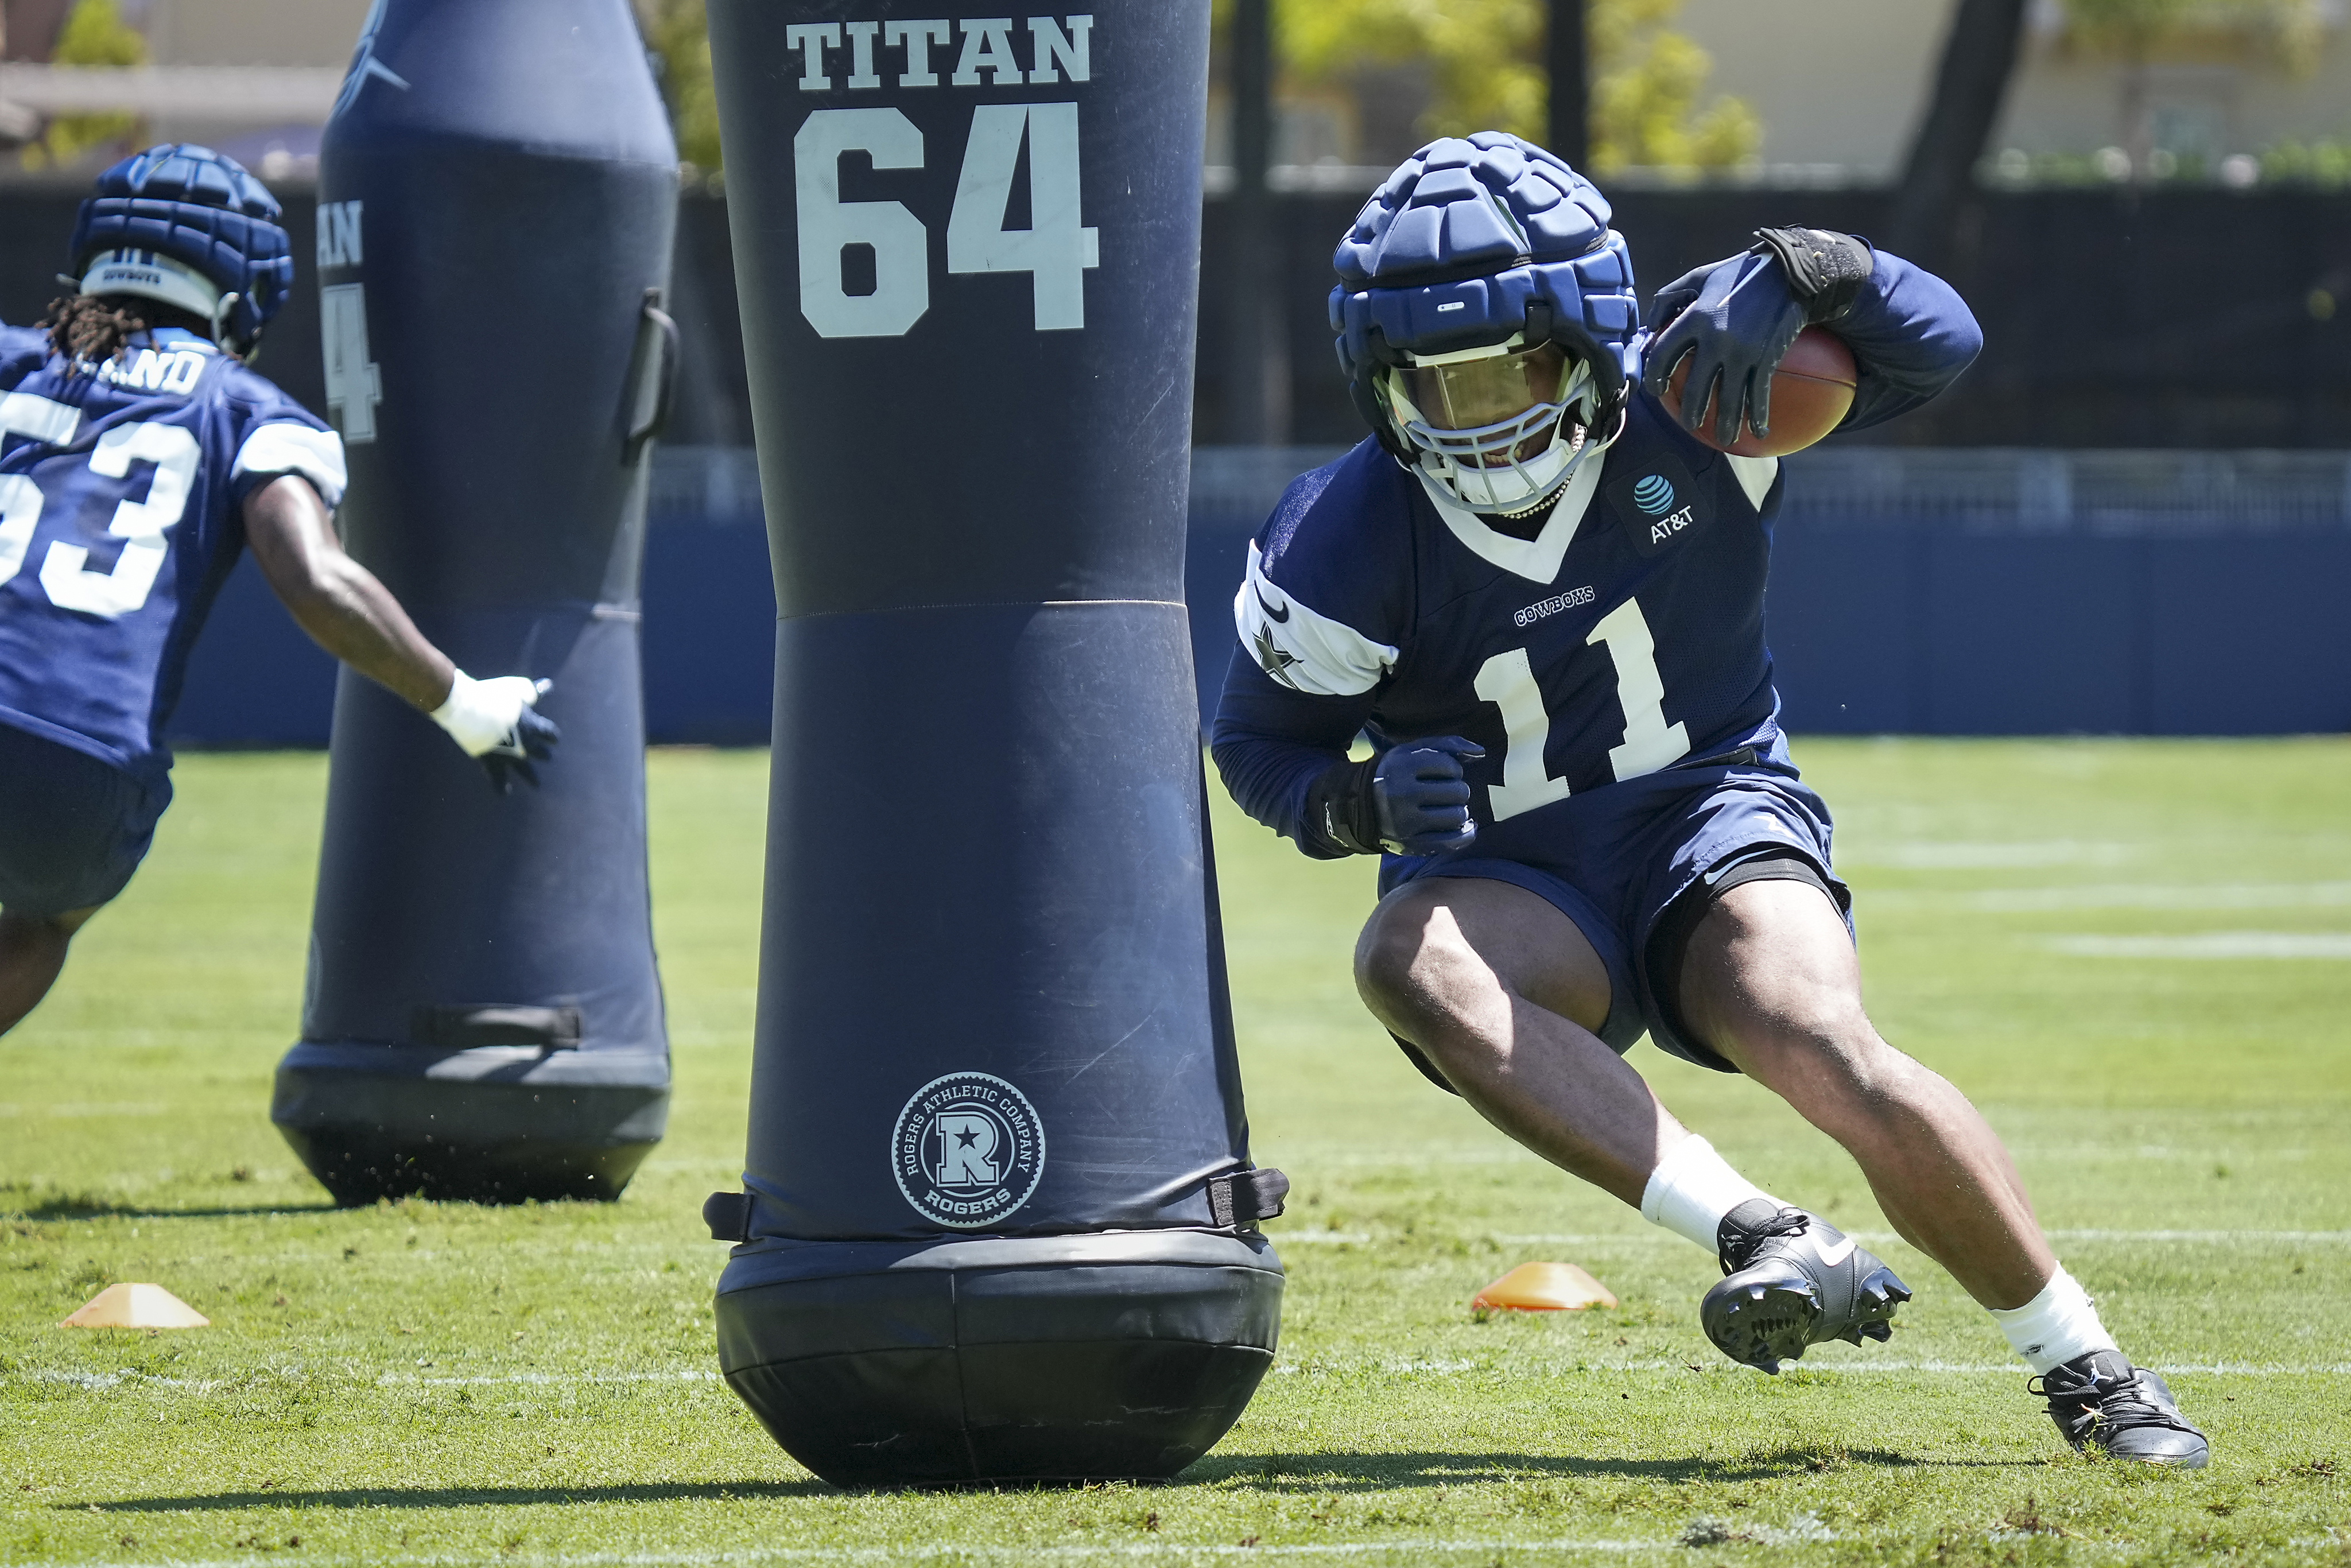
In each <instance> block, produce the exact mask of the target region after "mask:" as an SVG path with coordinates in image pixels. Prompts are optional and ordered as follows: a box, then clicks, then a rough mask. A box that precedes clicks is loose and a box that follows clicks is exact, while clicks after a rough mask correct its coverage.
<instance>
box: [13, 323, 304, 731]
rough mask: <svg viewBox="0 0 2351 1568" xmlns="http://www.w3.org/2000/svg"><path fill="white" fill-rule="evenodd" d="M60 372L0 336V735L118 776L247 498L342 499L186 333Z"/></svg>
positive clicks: (255, 399) (207, 601) (157, 724)
mask: <svg viewBox="0 0 2351 1568" xmlns="http://www.w3.org/2000/svg"><path fill="white" fill-rule="evenodd" d="M144 343H145V346H142V347H139V348H134V349H132V350H131V351H130V352H129V353H128V354H127V355H125V356H123V357H122V358H120V359H117V360H113V361H109V362H107V363H105V364H102V365H98V366H94V367H93V366H90V365H87V364H84V365H74V364H70V363H68V361H65V360H63V359H61V358H59V357H58V356H57V355H56V354H53V353H51V352H50V351H49V344H48V338H47V334H46V333H44V332H40V331H36V330H29V329H24V328H10V327H0V724H6V725H12V726H14V727H16V728H18V729H22V730H26V731H29V732H30V733H32V734H35V735H39V736H43V737H47V738H49V739H51V740H55V741H57V742H60V743H62V744H64V745H66V746H70V747H74V748H76V749H77V750H79V751H83V752H87V753H88V754H89V755H90V756H92V757H96V758H99V759H100V760H102V761H106V762H110V763H112V764H113V765H114V766H116V767H118V768H123V769H124V770H126V771H128V772H131V773H133V774H137V775H141V776H153V775H156V774H160V773H162V771H163V770H164V769H166V768H169V767H170V766H171V755H170V753H169V752H168V751H167V750H165V749H164V747H163V745H162V727H163V724H164V722H165V720H166V719H168V718H169V716H170V715H171V712H172V705H173V704H174V703H175V702H177V700H178V698H179V694H180V682H181V678H182V676H183V673H184V671H185V666H186V664H187V657H188V650H189V649H190V647H192V646H193V643H194V642H195V638H196V633H197V632H198V631H199V630H201V629H202V627H203V625H204V616H205V613H206V612H208V611H209V610H210V609H211V608H212V601H213V598H214V595H215V594H216V593H218V592H219V591H220V586H221V584H222V582H223V581H224V580H225V579H226V578H227V576H228V573H229V569H230V568H232V567H233V566H235V564H236V557H237V552H238V550H239V549H242V548H243V546H244V543H245V525H244V518H243V515H242V507H243V503H244V500H245V497H246V495H248V494H249V493H250V492H251V491H252V490H253V488H254V487H255V486H258V485H261V484H264V483H266V481H268V480H270V479H273V478H276V477H277V476H281V475H287V474H298V475H300V476H302V477H304V478H305V479H308V481H309V482H310V483H311V484H312V485H313V486H316V487H317V488H318V491H319V496H320V497H322V498H323V499H324V500H325V501H326V503H327V505H328V506H329V507H333V506H335V505H336V504H337V503H338V502H339V501H340V500H341V498H342V491H343V483H344V469H343V449H342V443H341V441H340V439H339V438H338V437H337V436H336V435H335V434H334V433H333V432H332V431H331V430H329V429H328V428H327V427H326V426H325V425H324V424H322V423H320V422H319V420H318V419H317V418H315V417H313V416H312V415H311V414H310V413H308V411H306V410H305V409H303V408H302V407H301V405H300V404H298V403H297V402H294V401H293V400H292V399H291V398H288V397H287V395H286V394H285V393H284V392H280V391H278V390H277V387H275V386H273V385H271V384H270V383H269V382H266V381H265V380H263V379H262V378H261V377H260V376H257V375H256V374H254V373H253V372H252V371H248V370H246V368H245V367H244V366H243V365H240V364H238V363H237V362H236V361H235V360H233V359H231V358H229V357H228V356H227V355H225V354H224V353H222V352H221V351H220V350H218V349H216V348H214V346H213V345H212V344H211V343H209V342H206V341H205V340H203V339H202V338H200V337H198V336H196V335H195V334H193V333H191V332H183V331H179V330H177V329H163V330H161V331H158V332H155V333H153V334H152V335H151V337H150V338H148V339H147V340H144Z"/></svg>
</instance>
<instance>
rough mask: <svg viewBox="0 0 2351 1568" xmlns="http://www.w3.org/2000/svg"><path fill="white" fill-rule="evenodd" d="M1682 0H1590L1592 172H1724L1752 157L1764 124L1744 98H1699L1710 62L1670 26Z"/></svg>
mask: <svg viewBox="0 0 2351 1568" xmlns="http://www.w3.org/2000/svg"><path fill="white" fill-rule="evenodd" d="M1681 8H1682V0H1593V5H1592V6H1591V9H1590V10H1589V12H1588V13H1587V14H1586V22H1585V26H1587V27H1588V28H1589V29H1590V37H1591V49H1592V62H1593V84H1592V167H1593V171H1594V172H1597V173H1602V174H1607V173H1612V172H1614V171H1616V170H1618V169H1621V168H1624V167H1625V165H1627V164H1646V165H1647V166H1649V167H1652V168H1659V169H1671V170H1695V169H1728V168H1731V167H1734V166H1736V165H1738V164H1740V163H1742V162H1746V161H1747V160H1748V159H1750V158H1752V157H1754V156H1755V154H1756V153H1757V152H1759V151H1761V148H1762V145H1763V123H1762V121H1761V120H1759V119H1757V118H1756V114H1755V110H1754V109H1753V107H1752V106H1750V104H1749V103H1748V102H1747V100H1746V99H1741V98H1731V97H1718V98H1717V99H1715V100H1714V101H1713V102H1712V103H1709V104H1708V105H1707V106H1706V108H1704V109H1703V110H1701V109H1699V108H1698V97H1699V95H1700V93H1702V92H1703V91H1704V90H1705V88H1706V78H1708V76H1710V75H1712V74H1713V71H1714V59H1713V57H1711V56H1709V55H1708V53H1707V52H1706V51H1705V50H1704V49H1701V48H1699V47H1698V46H1697V45H1696V44H1694V43H1692V42H1691V41H1690V40H1689V38H1688V37H1687V36H1686V35H1684V34H1681V33H1677V32H1675V31H1674V30H1673V29H1672V28H1671V26H1668V24H1670V23H1671V22H1672V21H1673V19H1674V18H1675V17H1676V16H1678V15H1679V14H1680V12H1681Z"/></svg>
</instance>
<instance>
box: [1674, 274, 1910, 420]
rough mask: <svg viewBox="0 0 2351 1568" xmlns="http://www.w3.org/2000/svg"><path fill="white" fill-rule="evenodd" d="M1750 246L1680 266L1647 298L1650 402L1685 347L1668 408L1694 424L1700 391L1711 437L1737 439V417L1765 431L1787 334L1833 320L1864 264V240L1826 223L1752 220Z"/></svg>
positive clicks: (1849, 302)
mask: <svg viewBox="0 0 2351 1568" xmlns="http://www.w3.org/2000/svg"><path fill="white" fill-rule="evenodd" d="M1755 236H1756V244H1755V246H1754V247H1753V248H1752V249H1750V250H1748V251H1745V252H1742V253H1741V254H1740V255H1738V256H1728V257H1726V258H1724V259H1723V260H1721V261H1718V262H1713V263H1710V264H1708V266H1705V267H1699V268H1698V269H1697V270H1696V271H1694V272H1689V273H1685V274H1684V275H1683V276H1681V277H1677V278H1676V279H1675V280H1674V281H1673V282H1671V283H1669V284H1667V286H1666V287H1665V288H1664V289H1663V290H1661V291H1660V292H1659V293H1658V295H1657V297H1656V299H1655V300H1654V301H1652V302H1651V304H1650V306H1649V322H1648V325H1649V329H1650V332H1651V334H1652V336H1651V338H1650V340H1649V347H1648V357H1647V363H1646V366H1645V367H1644V370H1643V374H1642V381H1643V382H1644V384H1646V386H1647V387H1648V389H1649V390H1650V392H1654V393H1655V394H1656V397H1657V398H1658V400H1659V401H1660V402H1663V401H1666V398H1667V390H1666V383H1667V382H1668V381H1669V380H1671V379H1672V376H1673V373H1674V367H1675V365H1677V363H1679V362H1680V361H1681V360H1682V359H1683V358H1684V357H1685V356H1687V357H1688V358H1689V361H1690V367H1689V379H1688V380H1687V382H1683V383H1682V397H1681V407H1680V409H1679V410H1678V411H1677V412H1678V414H1679V417H1680V419H1681V422H1682V425H1683V427H1684V428H1685V429H1689V430H1695V429H1697V428H1698V421H1699V419H1700V417H1701V416H1703V415H1704V414H1705V413H1706V404H1707V400H1708V397H1710V396H1712V395H1713V394H1714V392H1715V391H1716V390H1717V386H1718V383H1719V388H1720V392H1721V394H1722V395H1721V396H1720V397H1719V399H1717V400H1716V402H1715V410H1714V430H1713V435H1714V440H1715V444H1717V445H1719V446H1728V445H1729V444H1731V443H1732V442H1734V441H1737V440H1738V439H1739V435H1740V424H1741V423H1742V416H1743V423H1745V424H1746V426H1747V428H1748V429H1750V430H1752V431H1753V432H1754V433H1755V434H1758V435H1768V434H1771V374H1772V372H1773V371H1777V370H1778V369H1779V368H1780V361H1781V358H1782V356H1783V355H1785V354H1786V353H1787V351H1788V345H1789V344H1791V343H1792V342H1794V341H1795V340H1796V334H1797V333H1799V332H1801V331H1802V330H1803V329H1805V328H1806V327H1807V326H1816V325H1825V324H1829V323H1833V322H1835V321H1838V320H1842V319H1844V316H1845V315H1846V314H1848V313H1849V312H1850V311H1851V310H1852V308H1853V304H1854V301H1855V299H1856V298H1859V297H1860V293H1861V286H1862V284H1863V283H1864V282H1865V281H1866V280H1867V278H1868V277H1869V275H1870V271H1871V251H1870V248H1869V246H1868V243H1867V242H1866V241H1864V240H1858V239H1855V238H1854V237H1853V236H1852V235H1841V234H1834V233H1832V232H1831V231H1829V230H1826V229H1793V228H1790V229H1758V230H1756V231H1755Z"/></svg>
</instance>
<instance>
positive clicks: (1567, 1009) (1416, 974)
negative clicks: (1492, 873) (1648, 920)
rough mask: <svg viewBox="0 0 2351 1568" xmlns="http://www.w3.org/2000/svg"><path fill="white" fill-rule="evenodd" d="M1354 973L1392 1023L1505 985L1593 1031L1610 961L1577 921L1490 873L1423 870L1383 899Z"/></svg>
mask: <svg viewBox="0 0 2351 1568" xmlns="http://www.w3.org/2000/svg"><path fill="white" fill-rule="evenodd" d="M1355 978H1356V984H1357V986H1358V987H1359V988H1361V989H1362V991H1363V993H1364V1000H1365V1001H1366V1002H1368V1003H1370V1004H1371V1006H1372V1009H1373V1011H1374V1012H1376V1013H1378V1014H1379V1015H1380V1017H1381V1019H1383V1021H1384V1022H1386V1023H1387V1024H1388V1025H1389V1027H1390V1028H1392V1029H1393V1028H1397V1027H1398V1026H1399V1025H1400V1024H1405V1023H1410V1022H1414V1021H1416V1020H1417V1019H1421V1018H1425V1017H1426V1016H1428V1015H1431V1014H1440V1015H1441V1014H1444V1013H1447V1012H1458V1011H1461V1010H1464V1009H1470V1008H1474V1007H1476V1006H1477V1005H1479V1003H1480V1002H1481V1001H1484V1000H1488V999H1490V998H1491V997H1492V995H1493V994H1494V993H1495V992H1496V991H1498V990H1499V991H1507V992H1510V993H1512V994H1515V995H1517V996H1520V997H1523V998H1526V999H1527V1000H1528V1001H1531V1002H1532V1003H1534V1004H1535V1005H1536V1006H1537V1007H1540V1008H1543V1009H1547V1010H1549V1011H1552V1012H1555V1013H1557V1014H1559V1015H1560V1016H1561V1017H1562V1018H1564V1019H1571V1020H1573V1022H1575V1023H1578V1024H1581V1025H1582V1026H1583V1028H1585V1029H1588V1030H1595V1031H1596V1030H1599V1028H1600V1027H1601V1025H1602V1024H1603V1023H1604V1021H1605V1020H1606V1019H1607V1017H1608V1007H1609V1000H1610V984H1609V978H1608V968H1607V966H1606V965H1605V964H1604V962H1602V960H1601V957H1600V955H1599V954H1598V953H1597V952H1596V951H1594V950H1593V946H1592V943H1591V941H1590V940H1589V939H1588V938H1587V937H1586V936H1584V935H1583V931H1582V930H1580V929H1579V928H1578V927H1577V925H1576V924H1575V922H1574V921H1573V920H1571V919H1569V918H1568V917H1567V916H1566V915H1564V914H1562V912H1561V911H1560V910H1559V908H1558V907H1557V906H1556V905H1554V904H1552V903H1551V901H1550V900H1548V899H1545V898H1543V897H1541V895H1540V894H1534V893H1531V892H1529V891H1528V890H1527V889H1525V888H1522V887H1519V886H1516V885H1514V884H1512V883H1506V882H1496V881H1492V880H1490V879H1488V878H1485V877H1440V876H1424V877H1416V878H1415V879H1414V880H1413V881H1411V882H1408V883H1405V884H1404V885H1403V886H1402V887H1399V888H1397V889H1396V890H1395V892H1394V893H1391V894H1388V895H1387V897H1386V898H1384V899H1383V900H1381V901H1380V906H1379V907H1378V908H1377V909H1375V910H1374V911H1373V912H1372V917H1371V919H1370V920H1368V921H1367V922H1365V923H1364V933H1363V936H1362V938H1361V939H1360V940H1359V941H1358V942H1357V943H1356V946H1355ZM1400 1032H1401V1030H1400Z"/></svg>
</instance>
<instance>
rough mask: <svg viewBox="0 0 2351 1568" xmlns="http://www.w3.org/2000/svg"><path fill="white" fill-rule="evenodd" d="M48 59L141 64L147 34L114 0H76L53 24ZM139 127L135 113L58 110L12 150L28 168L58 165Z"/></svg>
mask: <svg viewBox="0 0 2351 1568" xmlns="http://www.w3.org/2000/svg"><path fill="white" fill-rule="evenodd" d="M49 63H50V64H51V65H59V66H118V67H120V66H143V65H145V64H146V63H147V39H146V37H145V35H143V34H141V32H140V31H139V29H138V28H136V27H134V26H131V24H130V23H128V22H126V21H124V20H123V19H122V9H121V7H120V5H118V4H117V3H116V0H78V4H77V5H75V6H74V8H73V11H72V13H71V14H70V15H68V16H67V17H66V25H65V26H64V27H62V28H61V29H59V30H58V33H57V47H55V48H54V49H52V50H51V51H50V54H49ZM138 130H139V117H138V116H137V115H135V114H61V115H59V116H57V118H56V119H55V120H50V121H49V123H48V125H47V127H46V128H45V129H44V130H43V131H42V132H41V137H40V140H39V141H33V142H29V143H27V144H26V147H25V150H24V151H23V152H20V153H18V154H17V157H18V158H19V159H20V160H21V161H22V162H23V163H24V165H25V167H26V168H27V169H49V168H58V167H62V166H64V165H66V164H69V163H72V162H76V161H77V160H78V159H80V158H81V157H82V155H83V154H85V153H88V152H93V151H96V150H98V149H99V148H103V147H107V146H109V145H110V144H113V143H117V142H127V141H130V140H131V138H132V136H133V134H134V133H135V132H136V131H138Z"/></svg>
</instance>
